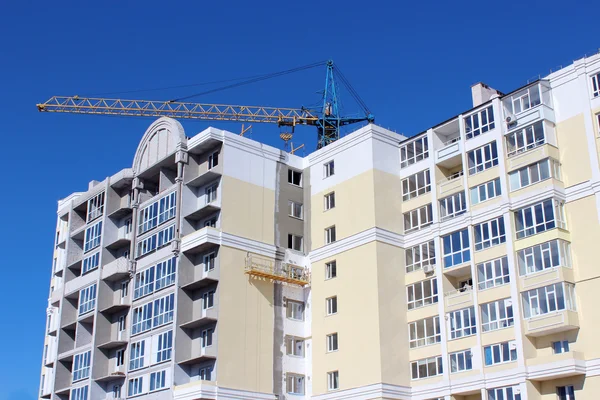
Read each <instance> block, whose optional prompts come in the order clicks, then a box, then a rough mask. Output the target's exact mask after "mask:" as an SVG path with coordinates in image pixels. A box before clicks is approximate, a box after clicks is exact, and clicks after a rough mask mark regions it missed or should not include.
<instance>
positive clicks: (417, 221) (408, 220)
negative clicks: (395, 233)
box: [404, 204, 433, 233]
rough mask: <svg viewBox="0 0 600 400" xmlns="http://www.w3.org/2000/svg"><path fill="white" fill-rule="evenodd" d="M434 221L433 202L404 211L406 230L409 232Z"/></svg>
mask: <svg viewBox="0 0 600 400" xmlns="http://www.w3.org/2000/svg"><path fill="white" fill-rule="evenodd" d="M432 223H433V212H432V209H431V204H427V205H425V206H423V207H421V208H417V209H415V210H412V211H409V212H407V213H404V232H406V233H408V232H411V231H416V230H419V229H421V228H424V227H426V226H428V225H431V224H432Z"/></svg>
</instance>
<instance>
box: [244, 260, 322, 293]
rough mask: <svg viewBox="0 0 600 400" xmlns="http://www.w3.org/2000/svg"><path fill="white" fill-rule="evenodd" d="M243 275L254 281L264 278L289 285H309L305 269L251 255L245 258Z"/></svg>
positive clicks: (307, 271)
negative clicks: (254, 279)
mask: <svg viewBox="0 0 600 400" xmlns="http://www.w3.org/2000/svg"><path fill="white" fill-rule="evenodd" d="M245 273H246V274H247V275H250V276H251V277H253V278H256V279H260V278H264V279H269V280H271V281H273V282H279V283H286V284H290V285H296V286H307V285H309V284H310V271H309V270H308V269H307V268H305V267H300V266H298V265H294V264H289V263H284V262H281V261H272V260H268V259H266V258H260V257H256V256H251V255H249V256H248V257H246V267H245Z"/></svg>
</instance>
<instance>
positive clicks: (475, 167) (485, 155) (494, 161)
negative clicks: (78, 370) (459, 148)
mask: <svg viewBox="0 0 600 400" xmlns="http://www.w3.org/2000/svg"><path fill="white" fill-rule="evenodd" d="M467 160H468V163H469V175H475V174H477V173H479V172H482V171H485V170H486V169H490V168H492V167H495V166H496V165H498V148H497V147H496V142H495V141H494V142H491V143H488V144H486V145H485V146H482V147H479V148H477V149H475V150H472V151H469V152H468V153H467Z"/></svg>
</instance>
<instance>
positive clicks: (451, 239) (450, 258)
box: [442, 229, 471, 268]
mask: <svg viewBox="0 0 600 400" xmlns="http://www.w3.org/2000/svg"><path fill="white" fill-rule="evenodd" d="M442 245H443V248H444V268H450V267H453V266H455V265H459V264H462V263H466V262H469V261H471V249H470V247H469V231H468V230H467V229H463V230H462V231H456V232H452V233H451V234H449V235H446V236H442Z"/></svg>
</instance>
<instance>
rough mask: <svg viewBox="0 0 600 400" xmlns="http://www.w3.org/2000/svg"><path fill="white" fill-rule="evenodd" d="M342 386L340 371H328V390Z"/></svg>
mask: <svg viewBox="0 0 600 400" xmlns="http://www.w3.org/2000/svg"><path fill="white" fill-rule="evenodd" d="M339 388H340V373H339V372H338V371H332V372H328V373H327V390H337V389H339Z"/></svg>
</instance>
